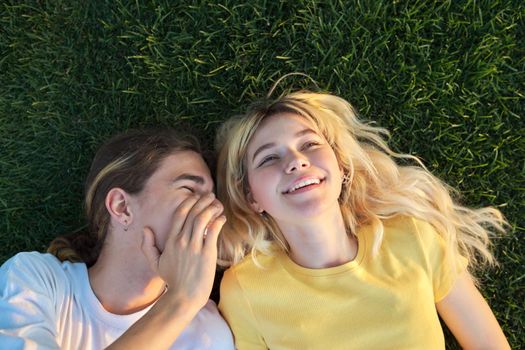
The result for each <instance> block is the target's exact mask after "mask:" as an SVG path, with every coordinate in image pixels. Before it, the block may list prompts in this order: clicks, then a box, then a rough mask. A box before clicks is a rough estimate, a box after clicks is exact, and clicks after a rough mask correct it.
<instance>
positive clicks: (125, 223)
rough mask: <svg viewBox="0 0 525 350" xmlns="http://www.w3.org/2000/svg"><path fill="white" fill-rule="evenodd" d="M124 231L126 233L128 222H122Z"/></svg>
mask: <svg viewBox="0 0 525 350" xmlns="http://www.w3.org/2000/svg"><path fill="white" fill-rule="evenodd" d="M124 225H125V226H124V231H125V232H128V220H124Z"/></svg>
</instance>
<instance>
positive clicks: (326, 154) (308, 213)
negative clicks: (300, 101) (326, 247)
mask: <svg viewBox="0 0 525 350" xmlns="http://www.w3.org/2000/svg"><path fill="white" fill-rule="evenodd" d="M245 162H246V167H247V174H248V183H249V194H248V198H247V199H248V201H249V202H250V203H251V205H252V208H253V209H254V210H256V211H258V212H266V213H268V214H269V215H271V216H272V217H273V218H274V219H275V220H276V221H277V222H278V223H279V222H280V221H282V222H285V221H291V222H297V220H300V219H304V218H305V217H313V216H316V215H322V214H323V212H324V211H326V210H328V209H337V210H339V204H338V198H339V194H340V192H341V181H342V171H341V169H340V167H339V165H338V162H337V158H336V156H335V153H334V151H333V150H332V148H331V146H330V145H329V144H328V143H327V141H326V140H325V138H324V137H323V136H322V135H320V134H318V133H317V132H316V131H315V128H314V127H313V125H311V124H310V122H309V121H308V120H306V119H305V118H303V117H301V116H299V115H297V114H293V113H279V114H276V115H273V116H270V117H268V118H266V119H265V120H263V122H262V123H261V124H260V126H259V128H258V129H257V131H256V132H255V134H254V135H253V137H252V139H251V141H250V143H249V144H248V149H247V154H246V159H245Z"/></svg>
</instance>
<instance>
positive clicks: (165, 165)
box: [132, 151, 213, 251]
mask: <svg viewBox="0 0 525 350" xmlns="http://www.w3.org/2000/svg"><path fill="white" fill-rule="evenodd" d="M212 190H213V180H212V178H211V175H210V170H209V169H208V166H207V165H206V163H205V162H204V160H203V159H202V157H201V156H200V155H199V154H198V153H196V152H193V151H180V152H175V153H174V154H172V155H170V156H168V157H166V158H165V159H164V160H163V161H162V162H161V164H160V166H159V167H158V169H157V170H156V171H155V172H154V173H153V175H151V177H150V178H149V179H148V180H147V181H146V184H145V186H144V189H143V190H142V191H141V192H140V193H139V194H138V195H136V196H132V208H133V212H134V218H133V223H134V225H138V226H137V228H138V229H140V230H142V228H143V227H144V226H148V227H150V228H151V229H152V230H153V232H154V233H155V239H156V244H157V247H158V248H159V249H160V251H162V250H163V249H164V245H165V243H166V240H167V238H168V236H169V234H170V231H171V227H172V222H173V213H174V212H175V210H176V209H177V207H178V206H179V205H180V204H181V203H182V201H184V199H186V198H188V196H190V195H191V194H192V193H196V194H199V195H204V194H207V193H209V192H211V191H212Z"/></svg>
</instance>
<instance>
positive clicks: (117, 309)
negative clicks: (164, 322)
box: [88, 245, 165, 315]
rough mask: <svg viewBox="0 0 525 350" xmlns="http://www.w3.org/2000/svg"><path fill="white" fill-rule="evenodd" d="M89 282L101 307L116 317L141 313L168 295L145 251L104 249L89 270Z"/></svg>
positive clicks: (108, 247) (106, 246) (105, 247)
mask: <svg viewBox="0 0 525 350" xmlns="http://www.w3.org/2000/svg"><path fill="white" fill-rule="evenodd" d="M88 274H89V282H90V284H91V288H92V289H93V292H94V293H95V295H96V296H97V298H98V300H99V301H100V303H101V305H102V306H103V307H104V308H105V309H106V310H107V311H108V312H111V313H114V314H119V315H125V314H131V313H134V312H137V311H140V310H142V309H144V308H146V307H147V306H149V305H151V304H152V303H153V302H155V301H156V300H157V299H158V298H159V297H160V296H161V295H162V293H163V292H164V290H165V283H164V281H163V280H162V279H161V278H160V277H159V276H157V275H155V274H154V273H153V271H151V269H150V267H149V265H148V264H147V261H146V259H145V257H144V255H143V254H142V252H141V251H140V250H139V251H136V252H132V251H130V250H127V249H122V248H121V249H118V250H117V249H112V247H111V245H105V246H104V248H102V251H101V253H100V256H99V258H98V259H97V262H96V263H95V264H94V265H93V266H91V267H90V268H89V271H88Z"/></svg>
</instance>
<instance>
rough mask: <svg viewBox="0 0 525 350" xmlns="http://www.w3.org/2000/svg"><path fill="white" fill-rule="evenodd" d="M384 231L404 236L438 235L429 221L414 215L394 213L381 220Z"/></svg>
mask: <svg viewBox="0 0 525 350" xmlns="http://www.w3.org/2000/svg"><path fill="white" fill-rule="evenodd" d="M383 226H384V230H385V232H387V233H389V234H396V233H397V234H399V235H404V236H414V235H416V236H419V237H425V236H436V235H437V236H439V233H438V232H437V230H436V228H435V227H434V226H432V224H430V222H429V221H427V220H423V219H420V218H417V217H414V216H408V215H396V216H394V217H392V218H388V219H385V220H383Z"/></svg>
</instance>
